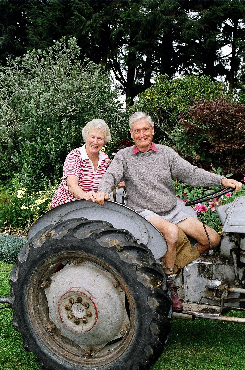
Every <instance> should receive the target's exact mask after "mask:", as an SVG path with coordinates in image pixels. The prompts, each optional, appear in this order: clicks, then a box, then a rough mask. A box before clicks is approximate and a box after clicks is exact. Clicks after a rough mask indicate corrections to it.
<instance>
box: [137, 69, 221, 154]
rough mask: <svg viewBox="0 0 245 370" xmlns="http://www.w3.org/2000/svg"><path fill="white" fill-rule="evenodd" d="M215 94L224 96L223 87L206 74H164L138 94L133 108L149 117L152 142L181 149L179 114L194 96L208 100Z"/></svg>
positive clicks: (194, 98)
mask: <svg viewBox="0 0 245 370" xmlns="http://www.w3.org/2000/svg"><path fill="white" fill-rule="evenodd" d="M219 96H226V88H225V86H224V85H223V84H222V83H221V82H217V81H212V79H211V78H210V77H207V76H195V75H191V76H186V77H183V78H182V77H181V78H176V79H170V78H169V77H168V76H167V75H164V76H159V77H158V78H157V79H156V80H155V83H154V84H153V85H152V86H151V87H150V88H149V89H147V90H145V91H144V92H143V93H142V94H140V95H139V99H138V100H137V101H136V103H135V104H134V107H133V109H134V110H143V111H145V112H147V113H148V114H149V115H150V116H151V117H152V118H153V120H154V122H155V126H156V134H155V137H154V139H155V140H156V141H158V142H159V141H163V142H165V143H168V144H169V145H173V146H175V147H176V148H179V149H180V150H181V148H182V144H181V140H180V139H179V127H178V120H179V116H180V114H182V113H184V112H185V111H187V110H188V109H189V107H190V106H192V105H193V104H194V101H195V100H196V99H201V98H205V99H207V100H212V99H215V98H217V97H219Z"/></svg>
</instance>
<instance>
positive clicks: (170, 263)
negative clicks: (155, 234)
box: [148, 216, 179, 274]
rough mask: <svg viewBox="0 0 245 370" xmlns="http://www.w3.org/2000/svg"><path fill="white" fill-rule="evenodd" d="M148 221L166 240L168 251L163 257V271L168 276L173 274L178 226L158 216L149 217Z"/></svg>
mask: <svg viewBox="0 0 245 370" xmlns="http://www.w3.org/2000/svg"><path fill="white" fill-rule="evenodd" d="M148 221H149V222H150V223H152V224H153V225H154V226H155V227H156V228H157V229H158V230H159V231H160V233H161V234H162V235H163V237H164V239H165V240H166V243H167V246H168V250H167V252H166V254H165V256H164V267H166V268H165V270H164V271H165V272H166V274H170V273H171V272H173V268H174V262H175V259H176V247H177V242H178V235H179V232H178V226H177V225H174V224H173V223H171V222H169V221H166V220H164V219H162V218H161V217H158V216H154V217H151V218H149V219H148Z"/></svg>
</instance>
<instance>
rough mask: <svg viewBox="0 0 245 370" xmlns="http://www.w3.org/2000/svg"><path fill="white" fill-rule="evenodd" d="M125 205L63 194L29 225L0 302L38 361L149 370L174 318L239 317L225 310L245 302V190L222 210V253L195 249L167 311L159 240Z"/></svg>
mask: <svg viewBox="0 0 245 370" xmlns="http://www.w3.org/2000/svg"><path fill="white" fill-rule="evenodd" d="M228 190H229V189H228ZM214 196H216V194H215V195H214ZM121 203H122V199H120V196H119V198H117V199H116V201H107V202H105V205H104V206H103V207H102V206H100V205H98V204H96V203H93V202H87V201H85V200H77V201H74V202H69V203H66V204H63V205H61V206H59V207H56V208H54V209H52V210H50V211H48V212H47V213H45V214H44V215H43V216H41V217H40V218H39V219H38V220H37V221H36V222H35V223H34V224H33V225H32V226H31V228H30V229H29V232H28V242H27V243H26V244H25V246H24V247H23V248H22V249H21V251H20V252H19V254H18V257H17V261H16V263H15V265H14V267H13V270H12V272H11V274H10V285H11V290H10V294H9V297H8V298H1V299H0V303H7V304H8V305H9V306H10V307H11V308H12V310H13V325H14V327H15V328H16V329H17V330H18V331H19V332H20V333H21V334H22V336H23V343H24V347H25V349H26V350H28V351H31V352H34V353H35V354H36V355H37V357H38V360H39V362H40V366H41V367H42V368H44V369H50V370H147V369H150V367H151V366H152V365H153V364H154V363H155V362H156V360H157V359H158V357H159V356H160V355H161V353H162V351H163V349H164V345H165V343H166V342H167V340H168V337H169V335H170V331H171V320H172V317H173V316H174V317H181V318H187V319H194V318H195V317H203V318H208V319H215V320H229V321H241V322H244V321H245V319H242V318H235V317H229V316H225V315H224V313H225V312H226V311H228V310H231V309H243V308H244V306H245V298H244V297H245V289H244V285H245V212H244V207H245V197H244V196H240V197H237V198H236V199H235V200H234V201H233V202H232V203H229V204H227V205H224V206H220V207H219V208H218V214H219V217H220V219H221V221H222V224H223V236H222V241H221V247H220V253H219V254H213V255H208V256H203V257H199V258H198V259H197V260H195V261H193V262H191V263H190V264H188V265H187V266H186V267H185V268H184V269H183V270H182V272H181V274H180V275H179V276H178V282H179V286H180V287H181V290H180V293H181V298H182V300H183V306H184V310H183V312H182V313H173V312H172V302H171V295H170V293H169V291H168V288H167V285H166V276H165V273H164V271H163V268H162V263H161V258H162V256H163V255H164V254H165V253H166V251H167V245H166V242H165V240H164V238H163V237H162V235H161V234H160V232H159V231H158V230H157V229H156V228H155V227H154V226H153V225H152V224H150V223H149V222H148V221H146V220H145V219H144V218H143V217H141V216H140V215H139V214H137V213H136V212H134V211H133V210H132V209H130V208H128V207H127V206H126V205H125V204H121ZM189 208H190V213H191V212H194V211H193V209H192V208H191V207H189Z"/></svg>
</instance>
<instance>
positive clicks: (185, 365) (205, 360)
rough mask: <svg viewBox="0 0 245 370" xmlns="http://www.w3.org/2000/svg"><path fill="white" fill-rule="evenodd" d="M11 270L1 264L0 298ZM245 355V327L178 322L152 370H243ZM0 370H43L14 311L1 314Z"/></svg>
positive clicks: (227, 324)
mask: <svg viewBox="0 0 245 370" xmlns="http://www.w3.org/2000/svg"><path fill="white" fill-rule="evenodd" d="M11 269H12V265H10V264H6V263H3V262H0V297H7V296H8V294H9V284H8V278H9V274H10V272H11ZM244 353H245V325H244V324H238V323H228V322H219V321H211V320H202V319H196V320H195V321H188V320H181V319H174V320H173V325H172V332H171V335H170V338H169V341H168V343H167V344H166V346H165V348H164V349H163V353H162V355H161V357H160V358H159V360H158V361H157V363H156V364H155V365H154V366H153V367H152V368H151V370H227V369H232V370H243V369H245V354H244ZM0 369H1V370H41V368H40V367H39V365H38V362H37V360H36V357H35V355H33V354H32V353H29V352H26V351H25V350H24V348H23V345H22V337H21V335H20V334H19V333H18V332H17V331H15V330H14V328H13V326H12V311H11V309H4V310H0Z"/></svg>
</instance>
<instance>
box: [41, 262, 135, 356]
mask: <svg viewBox="0 0 245 370" xmlns="http://www.w3.org/2000/svg"><path fill="white" fill-rule="evenodd" d="M45 294H46V298H47V301H48V309H49V318H50V320H51V321H52V323H53V324H54V325H55V326H56V327H57V329H58V330H59V331H60V332H61V334H62V335H63V336H65V337H67V338H68V339H70V340H72V341H74V342H75V343H77V344H78V345H80V346H81V347H82V348H84V349H85V350H87V349H88V348H89V349H91V348H92V349H93V350H95V351H96V350H99V349H101V348H103V347H104V346H105V345H106V344H108V343H109V342H111V341H114V340H115V339H118V338H120V337H122V336H124V335H125V333H127V331H128V327H129V318H128V315H127V311H126V308H125V293H124V291H123V290H122V288H121V286H120V284H119V283H118V282H117V281H116V280H115V278H114V277H113V275H112V274H111V273H109V272H108V271H107V270H105V269H103V268H100V267H99V266H98V265H96V264H94V263H92V262H84V263H81V264H79V265H73V264H72V263H71V264H67V265H66V266H65V267H64V268H63V269H62V270H60V271H58V272H56V273H55V274H54V275H53V276H52V277H51V284H50V286H49V287H47V288H46V289H45Z"/></svg>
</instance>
